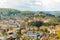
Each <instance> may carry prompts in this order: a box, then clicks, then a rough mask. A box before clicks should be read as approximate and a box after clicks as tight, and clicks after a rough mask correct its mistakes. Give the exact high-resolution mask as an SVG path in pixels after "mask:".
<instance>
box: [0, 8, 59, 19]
mask: <svg viewBox="0 0 60 40" xmlns="http://www.w3.org/2000/svg"><path fill="white" fill-rule="evenodd" d="M34 14H46V16H54V15H55V16H60V11H42V12H41V11H20V10H16V9H11V8H0V20H10V19H13V20H15V19H22V20H25V19H27V18H29V17H31V16H34Z"/></svg>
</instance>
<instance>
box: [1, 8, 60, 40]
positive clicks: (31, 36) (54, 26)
mask: <svg viewBox="0 0 60 40" xmlns="http://www.w3.org/2000/svg"><path fill="white" fill-rule="evenodd" d="M0 10H1V11H0V39H1V40H60V17H58V16H55V15H52V14H49V13H48V14H47V13H45V12H33V11H17V10H12V9H8V10H7V9H0Z"/></svg>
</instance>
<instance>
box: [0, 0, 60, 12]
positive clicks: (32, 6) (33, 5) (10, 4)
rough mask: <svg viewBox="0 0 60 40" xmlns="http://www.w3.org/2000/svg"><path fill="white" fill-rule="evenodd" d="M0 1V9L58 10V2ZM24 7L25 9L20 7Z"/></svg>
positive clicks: (56, 0) (59, 0)
mask: <svg viewBox="0 0 60 40" xmlns="http://www.w3.org/2000/svg"><path fill="white" fill-rule="evenodd" d="M34 1H35V2H32V1H31V0H0V8H15V9H19V10H43V11H46V10H57V11H58V10H60V0H34ZM25 4H28V5H26V6H25V7H26V8H25V7H22V6H24V5H25ZM28 7H29V8H28Z"/></svg>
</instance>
